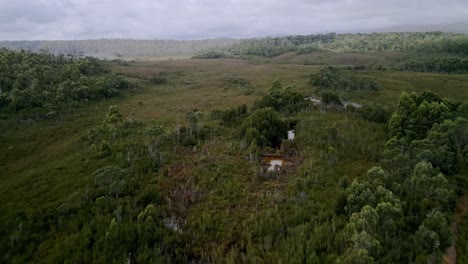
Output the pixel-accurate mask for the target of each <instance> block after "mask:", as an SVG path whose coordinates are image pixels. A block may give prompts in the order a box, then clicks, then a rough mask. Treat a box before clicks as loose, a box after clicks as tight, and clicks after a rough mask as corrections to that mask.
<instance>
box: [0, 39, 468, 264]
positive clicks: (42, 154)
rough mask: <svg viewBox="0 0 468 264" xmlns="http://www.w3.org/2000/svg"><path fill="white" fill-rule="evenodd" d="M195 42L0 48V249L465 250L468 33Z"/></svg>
mask: <svg viewBox="0 0 468 264" xmlns="http://www.w3.org/2000/svg"><path fill="white" fill-rule="evenodd" d="M208 48H209V49H204V50H203V51H202V52H199V53H196V54H195V52H193V58H192V59H181V60H163V61H130V60H129V61H126V62H125V63H122V61H121V60H111V61H109V60H100V59H97V58H94V57H86V56H74V55H69V56H67V55H66V54H65V55H63V54H62V55H54V52H53V51H51V52H47V51H45V50H42V51H41V52H37V53H35V52H31V51H27V50H24V49H23V50H12V49H6V48H2V49H0V127H1V129H0V149H1V151H0V198H1V199H2V200H3V202H2V203H1V204H0V212H1V213H0V263H356V264H358V263H455V262H444V261H451V260H454V261H456V262H457V263H467V262H468V194H467V191H468V74H467V71H468V57H467V56H468V37H467V36H466V35H463V34H455V33H442V32H426V33H385V34H384V33H378V34H377V33H375V34H335V33H331V34H319V35H305V36H286V37H277V38H262V39H260V38H259V39H245V40H239V41H236V43H229V45H224V46H220V47H216V48H212V47H208ZM197 51H198V50H197ZM332 53H333V55H332ZM301 56H302V57H301ZM303 56H306V57H303ZM307 56H308V57H307ZM317 56H318V57H317ZM350 56H351V57H352V58H351V57H350ZM350 58H351V59H350ZM299 59H300V60H302V59H304V61H296V60H299ZM453 252H455V259H453V258H454V257H453V254H454V253H453Z"/></svg>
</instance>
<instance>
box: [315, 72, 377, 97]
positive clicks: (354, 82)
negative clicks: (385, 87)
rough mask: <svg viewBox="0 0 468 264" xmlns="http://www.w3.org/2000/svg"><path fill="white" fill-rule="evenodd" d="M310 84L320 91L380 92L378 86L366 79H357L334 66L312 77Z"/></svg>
mask: <svg viewBox="0 0 468 264" xmlns="http://www.w3.org/2000/svg"><path fill="white" fill-rule="evenodd" d="M309 84H311V85H315V86H317V87H319V88H320V89H327V90H335V91H358V90H372V91H376V90H378V87H379V86H378V84H377V83H376V82H375V81H374V80H372V79H370V78H366V77H357V76H355V75H354V74H352V73H351V72H350V71H346V70H343V69H340V68H336V67H333V66H327V67H324V68H322V69H320V71H319V72H318V73H317V74H312V75H311V76H310V81H309Z"/></svg>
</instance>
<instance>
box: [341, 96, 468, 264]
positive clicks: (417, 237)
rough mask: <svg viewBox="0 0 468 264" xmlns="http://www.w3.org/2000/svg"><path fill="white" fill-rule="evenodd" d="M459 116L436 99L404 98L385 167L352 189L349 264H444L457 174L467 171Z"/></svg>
mask: <svg viewBox="0 0 468 264" xmlns="http://www.w3.org/2000/svg"><path fill="white" fill-rule="evenodd" d="M457 109H458V105H457V104H453V103H452V102H449V101H446V100H443V99H441V98H440V97H438V96H437V95H435V94H433V93H431V92H425V93H423V94H421V95H420V96H417V95H415V94H412V95H411V96H410V95H408V94H406V93H403V94H402V96H401V98H400V101H399V104H398V108H397V110H396V111H395V112H394V114H393V115H392V118H391V120H390V122H389V133H390V136H391V138H390V140H389V141H388V142H387V144H386V146H385V150H384V159H383V167H375V168H372V169H371V170H369V172H368V173H367V176H366V177H365V178H364V179H362V180H360V181H354V182H353V184H352V185H351V187H350V188H349V189H348V190H347V192H348V197H347V200H346V205H345V206H344V208H345V211H346V212H347V213H348V214H349V215H350V219H349V223H348V224H347V227H346V229H345V230H346V231H345V232H349V235H348V238H349V242H350V243H351V247H350V248H349V249H348V250H347V252H346V254H345V256H343V260H344V261H345V262H350V263H356V262H360V261H374V260H375V261H378V262H410V261H414V260H416V261H425V260H426V259H428V258H433V259H438V261H440V258H441V256H442V255H443V254H444V252H445V249H446V248H447V247H448V246H450V245H451V241H452V240H451V236H452V234H451V229H450V222H451V221H452V220H453V219H452V218H451V216H452V212H453V203H454V200H453V199H454V195H455V192H456V190H457V188H456V186H457V176H456V175H457V174H458V173H466V169H467V168H466V165H465V164H464V163H465V162H464V160H465V159H466V156H465V154H462V153H458V154H457V155H455V150H456V149H458V148H459V147H458V146H459V145H458V144H457V143H455V142H460V141H464V142H465V143H463V145H466V141H465V140H466V139H460V137H461V138H465V137H466V133H461V134H457V133H455V132H454V131H459V130H464V131H466V127H465V126H466V125H465V123H466V119H464V118H463V117H461V116H462V113H460V112H459V111H458V110H457ZM453 133H455V134H457V136H456V135H455V134H453ZM455 138H458V139H455ZM462 148H466V146H463V147H462Z"/></svg>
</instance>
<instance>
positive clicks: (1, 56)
mask: <svg viewBox="0 0 468 264" xmlns="http://www.w3.org/2000/svg"><path fill="white" fill-rule="evenodd" d="M0 72H2V74H1V75H0V107H2V108H8V109H9V110H11V111H14V112H18V111H23V112H29V113H34V115H47V116H50V115H56V114H59V113H60V112H61V111H62V110H64V109H69V108H70V107H72V106H73V105H76V103H78V102H80V101H88V100H94V101H96V100H103V99H106V98H110V97H114V96H117V95H119V94H120V92H121V91H122V90H124V89H127V88H129V87H130V83H129V82H128V81H127V80H126V79H125V78H124V77H123V76H120V75H117V74H115V73H112V72H111V71H110V70H109V67H108V66H107V65H106V64H105V63H104V62H103V61H100V60H98V59H95V58H90V57H88V58H83V59H73V58H67V57H65V56H63V55H60V56H54V55H51V54H49V53H39V54H37V53H27V52H14V51H8V50H6V49H1V50H0Z"/></svg>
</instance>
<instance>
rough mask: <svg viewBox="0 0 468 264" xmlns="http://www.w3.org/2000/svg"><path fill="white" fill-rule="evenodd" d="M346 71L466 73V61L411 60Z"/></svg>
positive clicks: (467, 61)
mask: <svg viewBox="0 0 468 264" xmlns="http://www.w3.org/2000/svg"><path fill="white" fill-rule="evenodd" d="M344 68H346V69H348V70H383V71H385V70H393V71H415V72H439V73H466V72H468V59H465V58H460V57H436V58H412V59H408V60H404V61H402V62H399V63H393V64H388V65H356V66H353V67H349V66H348V67H344Z"/></svg>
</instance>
